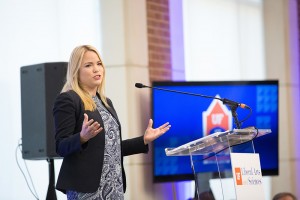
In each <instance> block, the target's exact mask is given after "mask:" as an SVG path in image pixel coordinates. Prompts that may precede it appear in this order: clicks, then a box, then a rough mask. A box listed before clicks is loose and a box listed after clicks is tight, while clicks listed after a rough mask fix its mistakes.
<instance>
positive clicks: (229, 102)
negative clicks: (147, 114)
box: [135, 83, 251, 109]
mask: <svg viewBox="0 0 300 200" xmlns="http://www.w3.org/2000/svg"><path fill="white" fill-rule="evenodd" d="M135 87H136V88H151V89H156V90H163V91H166V92H174V93H179V94H186V95H192V96H198V97H204V98H209V99H217V100H220V101H222V102H223V104H224V105H228V106H230V107H233V108H237V107H240V108H243V109H251V108H250V107H249V106H247V105H246V104H244V103H238V102H235V101H232V100H230V99H226V98H218V97H214V96H208V95H203V94H195V93H190V92H183V91H178V90H169V89H164V88H158V87H150V86H147V85H144V84H142V83H136V84H135Z"/></svg>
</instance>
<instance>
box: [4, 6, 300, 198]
mask: <svg viewBox="0 0 300 200" xmlns="http://www.w3.org/2000/svg"><path fill="white" fill-rule="evenodd" d="M298 10H300V6H299V5H298V1H297V0H85V1H83V0H43V1H39V0H26V1H22V0H0V26H1V29H0V58H1V60H0V61H1V64H0V71H1V72H0V91H1V92H2V95H1V98H0V105H2V109H1V115H0V127H1V131H0V136H1V140H0V141H1V142H0V143H1V145H0V152H1V161H0V199H7V200H17V199H18V200H19V199H24V200H25V199H26V200H28V199H35V197H34V196H33V195H32V194H31V192H30V190H29V189H28V187H27V185H26V182H25V179H24V177H23V175H22V173H21V171H20V170H19V168H18V166H17V162H16V159H17V160H18V161H19V163H20V167H21V168H22V169H23V170H25V165H24V161H23V160H22V154H21V153H20V151H19V150H17V146H18V144H19V143H21V142H22V141H21V138H22V118H21V89H20V88H21V83H20V68H21V67H22V66H27V65H33V64H38V63H46V62H67V61H68V59H69V56H70V53H71V51H72V50H73V48H74V47H76V46H78V45H82V44H91V45H93V46H95V47H96V48H97V49H98V50H99V52H100V54H101V55H102V59H103V62H104V64H105V66H106V72H107V82H106V94H107V96H108V97H110V98H111V99H112V101H113V102H114V106H115V108H116V110H117V112H118V115H119V118H120V121H121V123H122V134H123V138H131V137H135V136H139V135H142V134H143V132H144V130H145V128H146V127H147V123H148V119H149V118H150V117H151V112H150V110H151V95H150V94H151V93H150V91H149V90H138V89H136V88H135V87H134V83H136V82H141V83H144V84H146V85H147V84H149V85H150V84H151V82H152V81H163V80H174V81H210V80H214V81H215V80H265V79H276V80H279V86H280V87H279V88H280V92H279V102H280V106H279V113H280V116H279V119H280V124H279V149H280V155H279V161H280V171H279V176H272V177H264V191H265V196H266V199H268V198H270V197H272V196H273V195H274V194H276V193H278V192H282V191H285V192H292V193H294V194H296V195H297V196H298V197H300V189H299V188H300V147H299V145H298V144H299V142H300V129H299V128H298V126H297V122H298V121H299V119H300V116H299V113H300V105H299V104H300V101H299V93H300V88H299V75H300V72H299V71H300V70H299V68H300V67H299V27H300V26H299V21H298V17H299V16H300V15H299V14H298ZM53 78H55V77H53ZM34 98H35V97H34V96H33V97H32V99H33V101H34ZM167 120H168V119H166V121H167ZM32 123H34V122H32ZM33 142H36V141H33ZM26 163H27V166H28V170H29V172H30V175H31V178H32V182H33V183H34V186H35V190H36V193H37V194H38V196H39V198H40V199H44V198H45V197H46V193H47V187H48V182H49V180H48V178H49V177H48V163H47V161H45V160H35V161H34V160H33V161H31V160H29V161H26ZM60 165H61V159H55V175H56V176H57V174H58V171H59V168H60ZM125 170H126V174H127V191H126V194H125V198H126V199H128V200H129V199H131V200H132V199H133V200H134V199H149V200H150V199H188V198H191V197H193V196H194V189H195V188H194V187H195V186H194V182H193V181H186V182H173V183H160V184H153V183H152V155H151V152H150V153H149V154H148V155H135V156H131V157H128V158H126V159H125ZM26 176H27V178H28V179H29V176H28V174H26ZM31 187H32V186H31ZM57 199H66V198H65V196H64V195H63V194H62V193H60V192H58V191H57Z"/></svg>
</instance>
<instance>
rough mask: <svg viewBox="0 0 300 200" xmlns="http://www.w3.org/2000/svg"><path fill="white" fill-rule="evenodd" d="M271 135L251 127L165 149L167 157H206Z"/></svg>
mask: <svg viewBox="0 0 300 200" xmlns="http://www.w3.org/2000/svg"><path fill="white" fill-rule="evenodd" d="M268 133H271V129H256V128H253V127H250V128H244V129H233V130H231V131H229V130H228V131H224V132H216V133H213V134H210V135H208V136H205V137H202V138H199V139H197V140H194V141H191V142H188V143H186V144H184V145H181V146H179V147H176V148H166V149H165V152H166V155H167V156H185V155H206V154H209V153H217V152H219V151H221V150H223V149H226V148H228V147H230V146H233V145H238V144H242V143H245V142H248V141H251V140H253V139H254V138H257V137H260V136H263V135H266V134H268Z"/></svg>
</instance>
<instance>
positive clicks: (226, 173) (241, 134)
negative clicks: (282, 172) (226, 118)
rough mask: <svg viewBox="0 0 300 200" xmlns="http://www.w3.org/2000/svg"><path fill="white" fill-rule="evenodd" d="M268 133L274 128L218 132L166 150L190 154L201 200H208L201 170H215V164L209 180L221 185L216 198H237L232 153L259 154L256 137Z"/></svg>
mask: <svg viewBox="0 0 300 200" xmlns="http://www.w3.org/2000/svg"><path fill="white" fill-rule="evenodd" d="M268 133H271V130H270V129H256V128H253V127H250V128H244V129H233V130H231V131H225V132H216V133H213V134H210V135H208V136H206V137H202V138H200V139H197V140H194V141H191V142H188V143H186V144H184V145H181V146H179V147H176V148H166V149H165V152H166V155H167V156H190V161H191V167H192V170H193V172H194V175H195V183H196V198H197V199H199V200H201V199H204V198H201V192H202V191H201V187H202V183H201V178H199V176H201V174H200V173H199V171H200V169H201V172H203V171H205V169H206V168H207V171H211V170H212V168H214V167H215V173H214V174H213V175H212V177H211V178H212V180H214V181H211V180H209V184H210V185H214V188H217V192H215V193H214V196H215V198H216V195H219V197H217V198H216V199H223V200H225V199H236V197H235V191H234V185H233V179H232V170H231V163H230V153H255V148H254V144H253V139H255V138H257V137H260V136H263V135H266V134H268ZM208 168H209V169H208ZM228 184H229V185H228Z"/></svg>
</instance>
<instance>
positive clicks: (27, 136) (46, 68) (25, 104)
mask: <svg viewBox="0 0 300 200" xmlns="http://www.w3.org/2000/svg"><path fill="white" fill-rule="evenodd" d="M67 65H68V63H67V62H58V63H42V64H36V65H30V66H24V67H21V69H20V73H21V74H20V75H21V107H22V156H23V159H29V160H41V159H48V158H59V156H58V155H57V154H56V151H55V133H54V122H53V116H52V109H53V104H54V101H55V99H56V97H57V95H58V94H59V93H60V91H61V89H62V87H63V85H64V82H65V77H66V73H67Z"/></svg>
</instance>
